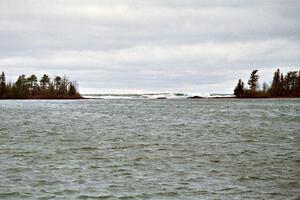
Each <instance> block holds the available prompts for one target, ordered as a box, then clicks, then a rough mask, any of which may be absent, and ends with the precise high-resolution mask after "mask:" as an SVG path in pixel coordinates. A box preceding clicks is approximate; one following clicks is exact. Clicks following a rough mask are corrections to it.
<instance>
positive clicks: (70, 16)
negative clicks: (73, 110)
mask: <svg viewBox="0 0 300 200" xmlns="http://www.w3.org/2000/svg"><path fill="white" fill-rule="evenodd" d="M299 10H300V2H299V1H297V0H289V1H283V0H282V1H279V0H274V1H249V2H248V1H247V2H246V1H231V0H229V1H226V3H224V1H205V0H204V1H199V0H189V1H185V0H165V1H159V0H151V1H149V0H140V1H134V0H72V1H71V0H51V1H50V0H24V1H18V0H10V1H6V0H0V70H3V71H5V72H6V74H7V75H8V76H9V77H11V79H12V80H13V79H16V77H17V76H18V75H19V74H21V73H25V74H31V73H36V74H38V75H42V74H44V73H49V74H50V75H52V76H54V75H55V74H67V75H68V76H69V77H71V79H75V80H77V81H78V83H79V86H80V91H81V92H82V93H110V92H111V93H128V92H131V93H135V92H139V93H143V92H185V93H211V92H220V93H232V89H233V87H234V85H235V84H236V81H237V79H238V78H243V79H244V80H246V79H247V78H248V74H249V73H250V72H251V70H252V69H259V71H260V74H261V78H262V79H261V81H264V80H271V76H272V74H273V71H274V70H275V69H277V68H280V69H282V71H287V70H297V69H299V64H300V12H299Z"/></svg>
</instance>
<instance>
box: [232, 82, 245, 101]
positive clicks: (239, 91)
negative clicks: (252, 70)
mask: <svg viewBox="0 0 300 200" xmlns="http://www.w3.org/2000/svg"><path fill="white" fill-rule="evenodd" d="M244 92H245V89H244V82H243V81H242V79H239V81H238V83H237V85H236V87H235V89H234V95H235V96H237V97H242V96H243V95H244Z"/></svg>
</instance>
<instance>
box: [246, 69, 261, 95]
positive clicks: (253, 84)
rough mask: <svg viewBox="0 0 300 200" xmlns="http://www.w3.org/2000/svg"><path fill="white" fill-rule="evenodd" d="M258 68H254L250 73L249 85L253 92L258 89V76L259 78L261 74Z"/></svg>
mask: <svg viewBox="0 0 300 200" xmlns="http://www.w3.org/2000/svg"><path fill="white" fill-rule="evenodd" d="M257 72H258V70H253V71H252V73H251V75H250V78H249V80H248V85H249V86H250V90H251V91H252V92H255V91H256V89H257V88H258V78H259V75H258V74H257Z"/></svg>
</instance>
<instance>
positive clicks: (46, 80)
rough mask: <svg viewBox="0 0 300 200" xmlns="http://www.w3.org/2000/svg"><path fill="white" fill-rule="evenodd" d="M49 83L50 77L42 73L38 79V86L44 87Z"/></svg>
mask: <svg viewBox="0 0 300 200" xmlns="http://www.w3.org/2000/svg"><path fill="white" fill-rule="evenodd" d="M49 84H50V78H49V76H48V75H47V74H44V75H43V77H42V78H41V80H40V86H41V88H42V89H46V87H48V86H49Z"/></svg>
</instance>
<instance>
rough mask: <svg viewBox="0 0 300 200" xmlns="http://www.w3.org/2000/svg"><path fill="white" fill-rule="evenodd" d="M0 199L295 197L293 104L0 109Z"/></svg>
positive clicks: (22, 105) (296, 104) (65, 104)
mask: <svg viewBox="0 0 300 200" xmlns="http://www.w3.org/2000/svg"><path fill="white" fill-rule="evenodd" d="M0 169H1V170H0V199H159V200H160V199H228V200H229V199H230V200H232V199H272V200H273V199H295V198H297V197H299V196H300V99H251V100H246V99H241V100H238V99H200V100H188V99H177V100H176V99H173V100H168V99H167V100H153V99H152V100H151V99H146V100H142V99H140V100H134V99H130V100H128V99H127V100H126V99H119V100H118V99H114V100H103V99H102V100H99V99H98V100H69V101H65V100H57V101H53V100H28V101H22V100H20V101H15V100H8V101H0Z"/></svg>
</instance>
